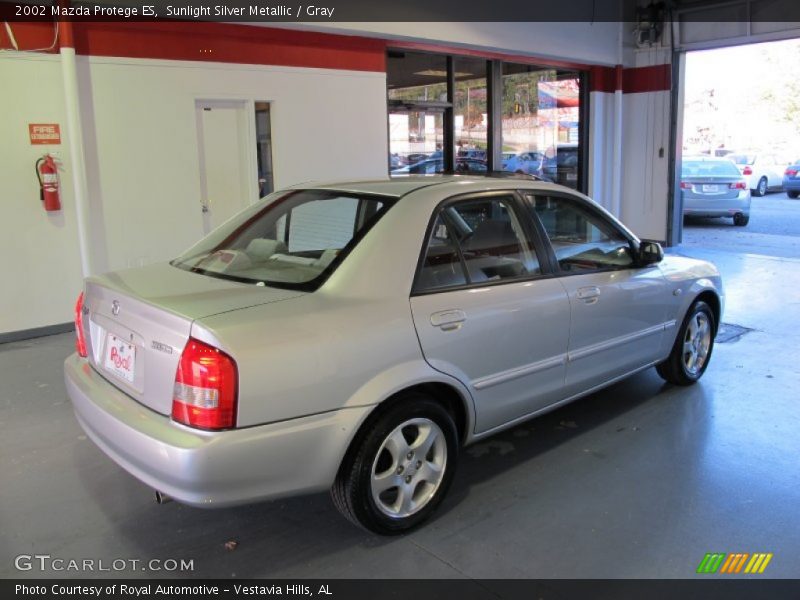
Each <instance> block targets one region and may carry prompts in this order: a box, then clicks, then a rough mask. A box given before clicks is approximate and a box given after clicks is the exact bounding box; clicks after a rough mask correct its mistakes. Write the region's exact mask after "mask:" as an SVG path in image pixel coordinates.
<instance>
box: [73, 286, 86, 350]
mask: <svg viewBox="0 0 800 600" xmlns="http://www.w3.org/2000/svg"><path fill="white" fill-rule="evenodd" d="M75 351H76V352H77V353H78V355H79V356H82V357H83V358H86V338H85V337H84V336H83V292H81V293H80V296H78V301H77V302H76V303H75Z"/></svg>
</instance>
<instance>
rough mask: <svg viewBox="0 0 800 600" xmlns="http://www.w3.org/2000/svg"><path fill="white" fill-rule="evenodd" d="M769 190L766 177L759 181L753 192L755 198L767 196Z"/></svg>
mask: <svg viewBox="0 0 800 600" xmlns="http://www.w3.org/2000/svg"><path fill="white" fill-rule="evenodd" d="M767 188H768V182H767V178H766V177H762V178H761V179H759V180H758V185H756V189H754V190H753V196H758V197H761V196H766V195H767Z"/></svg>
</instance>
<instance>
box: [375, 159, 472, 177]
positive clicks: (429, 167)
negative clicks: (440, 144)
mask: <svg viewBox="0 0 800 600" xmlns="http://www.w3.org/2000/svg"><path fill="white" fill-rule="evenodd" d="M486 171H487V167H486V162H485V161H482V160H475V159H471V158H457V159H456V172H458V173H485V172H486ZM443 172H444V159H443V158H428V159H425V160H421V161H419V162H417V163H414V164H413V165H407V166H405V167H401V168H399V169H395V170H393V171H392V173H391V174H392V176H394V175H433V174H436V173H443Z"/></svg>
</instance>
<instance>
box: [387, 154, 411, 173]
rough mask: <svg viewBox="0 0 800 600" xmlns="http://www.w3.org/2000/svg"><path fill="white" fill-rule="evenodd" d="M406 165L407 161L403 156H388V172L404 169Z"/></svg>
mask: <svg viewBox="0 0 800 600" xmlns="http://www.w3.org/2000/svg"><path fill="white" fill-rule="evenodd" d="M407 164H408V160H407V159H406V157H404V156H400V155H399V154H397V153H396V152H392V153H390V154H389V170H390V171H394V170H395V169H399V168H400V167H405V166H406V165H407Z"/></svg>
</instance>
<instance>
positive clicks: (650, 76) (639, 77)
mask: <svg viewBox="0 0 800 600" xmlns="http://www.w3.org/2000/svg"><path fill="white" fill-rule="evenodd" d="M671 75H672V66H671V65H653V66H652V67H637V68H634V69H625V70H624V71H623V72H622V91H623V92H625V93H626V94H639V93H642V92H664V91H668V90H669V89H670V87H671V85H672V77H671Z"/></svg>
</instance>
